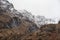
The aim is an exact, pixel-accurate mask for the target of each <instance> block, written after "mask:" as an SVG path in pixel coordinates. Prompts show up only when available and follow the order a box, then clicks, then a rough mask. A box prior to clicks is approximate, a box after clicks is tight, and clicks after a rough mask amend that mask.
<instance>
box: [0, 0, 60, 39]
mask: <svg viewBox="0 0 60 40" xmlns="http://www.w3.org/2000/svg"><path fill="white" fill-rule="evenodd" d="M49 22H53V23H54V20H51V19H47V18H45V17H44V16H34V15H32V14H31V13H30V12H28V11H26V10H23V11H22V10H21V11H17V10H16V9H15V8H14V6H13V4H11V3H9V2H8V1H7V0H0V40H60V38H59V28H60V27H59V26H60V24H50V23H49Z"/></svg>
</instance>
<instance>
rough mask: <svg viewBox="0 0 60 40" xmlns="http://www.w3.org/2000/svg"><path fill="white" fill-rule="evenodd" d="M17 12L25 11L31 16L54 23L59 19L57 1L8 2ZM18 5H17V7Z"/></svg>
mask: <svg viewBox="0 0 60 40" xmlns="http://www.w3.org/2000/svg"><path fill="white" fill-rule="evenodd" d="M9 1H10V2H11V3H13V4H14V7H15V8H16V9H17V10H23V9H25V10H27V11H29V12H31V13H32V14H33V15H41V16H45V17H46V18H52V19H54V20H56V22H57V21H58V20H59V19H60V1H59V0H9ZM18 4H19V5H18Z"/></svg>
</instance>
